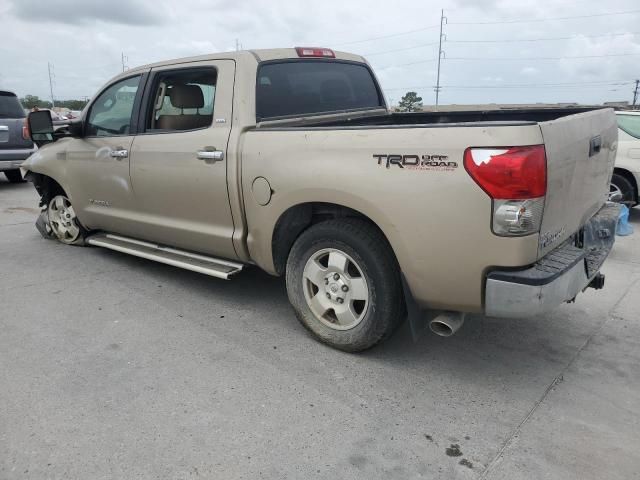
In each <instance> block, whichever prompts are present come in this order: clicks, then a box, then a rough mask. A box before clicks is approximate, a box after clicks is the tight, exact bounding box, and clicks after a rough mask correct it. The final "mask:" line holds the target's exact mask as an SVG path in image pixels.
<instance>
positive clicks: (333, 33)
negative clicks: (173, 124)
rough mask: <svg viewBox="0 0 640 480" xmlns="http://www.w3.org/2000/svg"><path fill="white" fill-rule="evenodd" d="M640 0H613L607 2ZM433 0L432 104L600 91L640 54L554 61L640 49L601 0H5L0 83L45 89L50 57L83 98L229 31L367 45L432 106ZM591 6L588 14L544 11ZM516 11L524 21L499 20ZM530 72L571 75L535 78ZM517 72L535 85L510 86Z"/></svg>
mask: <svg viewBox="0 0 640 480" xmlns="http://www.w3.org/2000/svg"><path fill="white" fill-rule="evenodd" d="M636 4H637V0H616V6H615V9H613V7H611V10H610V11H626V10H634V9H637V5H636ZM442 7H444V13H445V15H446V16H447V18H448V23H447V24H445V26H444V33H446V41H445V42H444V44H443V49H444V50H445V51H446V58H445V59H444V60H443V61H442V65H441V67H442V68H441V85H442V86H443V90H442V92H441V95H440V102H441V103H457V104H462V103H472V104H477V103H492V102H493V103H510V102H511V103H524V102H566V101H577V102H583V103H600V102H603V101H606V100H612V99H613V100H615V99H618V96H620V95H622V92H623V90H621V91H620V92H610V91H609V90H610V89H611V86H609V85H608V86H607V87H606V88H603V87H602V86H600V85H598V84H594V81H598V83H600V82H601V81H602V82H607V83H608V82H612V83H615V82H619V81H621V80H623V81H625V82H627V81H628V82H632V81H633V80H635V78H637V75H638V71H637V62H638V61H639V60H640V55H638V56H620V57H615V56H609V57H597V58H586V59H575V58H574V59H567V60H558V59H556V57H566V56H580V55H590V54H591V55H594V54H598V55H611V54H617V53H633V54H635V53H640V35H635V34H629V35H622V36H620V35H619V36H601V37H594V36H597V35H603V34H605V35H606V34H608V33H618V32H636V31H638V27H637V25H638V21H639V20H640V14H628V15H613V16H601V15H600V14H601V13H603V12H604V13H606V12H607V10H608V9H607V7H606V5H604V4H602V2H599V1H597V0H580V1H579V2H575V1H572V2H558V1H557V0H540V1H539V2H536V3H532V2H531V1H530V0H444V1H442V2H441V3H437V2H425V1H424V0H394V1H393V2H372V1H371V0H351V1H349V2H345V1H344V0H323V2H300V0H278V1H273V0H243V1H238V0H0V31H1V32H2V42H1V43H0V58H1V59H2V72H1V73H2V78H1V79H0V81H1V83H2V84H3V86H5V87H6V88H8V89H11V90H14V91H16V92H18V93H19V94H20V95H24V94H28V93H29V94H35V95H38V96H40V97H42V98H44V97H49V78H48V68H47V64H48V63H51V64H52V65H53V66H54V73H55V75H54V78H53V89H54V95H55V96H56V98H60V99H62V98H78V97H82V96H85V95H87V96H92V95H94V94H95V92H96V91H97V89H98V88H99V87H100V86H101V85H102V84H103V83H105V82H106V81H108V80H109V78H111V77H112V76H113V75H115V74H117V73H118V72H121V71H122V68H123V65H122V55H124V57H125V62H124V63H125V68H126V67H127V66H128V67H135V66H137V65H142V64H147V63H150V62H153V61H158V60H168V59H172V58H177V57H185V56H191V55H198V54H202V53H208V52H210V53H214V52H216V51H220V50H223V51H224V50H232V49H234V48H235V42H236V39H238V40H239V42H240V43H241V44H242V46H243V47H244V48H246V49H254V48H256V49H257V48H278V47H292V46H296V45H303V46H324V47H329V48H335V49H337V50H344V51H349V52H353V53H356V54H361V55H365V56H367V58H368V60H369V61H370V62H371V65H372V66H373V69H374V70H375V72H376V73H377V75H378V78H379V79H380V82H381V84H382V88H383V89H384V90H385V92H389V93H388V95H389V96H392V97H394V98H396V99H397V98H399V96H401V95H402V94H403V93H404V92H406V91H407V90H415V91H416V92H417V93H418V95H420V96H422V97H423V98H424V102H425V104H428V103H431V102H433V101H434V100H435V94H434V91H433V86H434V85H435V83H436V58H437V44H436V45H434V43H437V40H438V28H431V27H432V26H433V25H436V26H439V23H440V8H442ZM587 13H588V14H592V13H593V15H595V16H593V17H590V18H574V19H568V20H554V21H547V20H544V21H542V19H545V18H554V17H579V16H581V15H585V14H587ZM513 19H520V20H523V22H518V23H509V22H507V23H495V22H500V21H502V20H513ZM529 19H531V20H537V21H532V22H529V21H528V20H529ZM487 22H494V23H487ZM407 32H408V33H407ZM580 35H582V37H581V36H580ZM566 37H569V38H566ZM549 38H551V40H545V39H549ZM554 38H556V40H553V39H554ZM558 38H560V39H558ZM530 39H533V40H534V41H530ZM536 39H540V40H536ZM429 44H431V45H429ZM369 54H373V55H371V56H368V55H369ZM539 57H545V58H547V57H550V59H539V60H534V59H537V58H539ZM456 58H458V60H456ZM538 79H540V83H569V82H573V83H574V84H575V85H576V86H575V87H574V86H572V87H571V88H555V87H549V86H546V87H543V86H536V85H535V84H536V81H537V80H538ZM542 79H544V81H543V80H542ZM523 83H525V84H534V85H533V86H532V87H525V88H507V86H508V85H511V84H523ZM503 85H504V86H505V87H504V88H502V86H503ZM448 87H455V88H448ZM466 87H469V88H466ZM624 88H627V87H626V86H625V87H624ZM627 90H630V87H629V88H627ZM629 97H630V95H629Z"/></svg>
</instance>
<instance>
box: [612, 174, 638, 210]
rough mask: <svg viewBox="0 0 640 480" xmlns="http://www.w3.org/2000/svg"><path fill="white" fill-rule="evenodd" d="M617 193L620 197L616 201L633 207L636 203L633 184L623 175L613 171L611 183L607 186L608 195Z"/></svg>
mask: <svg viewBox="0 0 640 480" xmlns="http://www.w3.org/2000/svg"><path fill="white" fill-rule="evenodd" d="M613 194H619V195H620V196H621V199H620V200H618V202H617V203H623V204H625V205H627V206H628V207H633V206H634V205H636V204H637V202H636V192H635V189H634V188H633V184H632V183H631V182H630V181H629V180H627V179H626V178H625V177H623V176H622V175H620V174H618V173H614V174H613V176H612V177H611V184H610V187H609V197H610V198H611V195H613Z"/></svg>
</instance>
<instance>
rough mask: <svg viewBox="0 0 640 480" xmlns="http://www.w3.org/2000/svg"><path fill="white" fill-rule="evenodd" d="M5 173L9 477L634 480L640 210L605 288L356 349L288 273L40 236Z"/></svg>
mask: <svg viewBox="0 0 640 480" xmlns="http://www.w3.org/2000/svg"><path fill="white" fill-rule="evenodd" d="M37 212H38V210H37V196H36V194H35V191H34V189H33V187H32V186H31V185H30V184H20V185H12V184H9V183H7V182H6V181H5V180H4V178H1V179H0V479H2V480H13V479H38V480H40V479H64V480H69V479H82V480H89V479H90V480H94V479H171V480H178V479H193V478H206V479H223V480H230V479H259V478H265V479H332V480H335V479H368V480H370V479H378V478H380V479H403V480H406V479H413V478H428V479H434V478H443V479H452V478H453V479H458V478H459V479H509V480H512V479H536V480H537V479H541V478H545V479H562V480H569V479H580V480H584V479H598V480H600V479H608V480H613V479H624V480H629V479H633V478H640V318H639V315H638V312H639V311H640V310H639V307H640V246H639V245H640V242H639V241H638V238H640V207H639V208H637V209H635V210H634V211H632V215H631V217H632V223H633V224H634V225H635V229H636V233H635V235H633V236H630V237H623V238H620V237H619V238H618V239H617V243H616V245H615V247H614V251H613V252H612V254H611V256H610V258H609V259H608V260H607V262H606V264H605V265H604V268H603V272H604V273H605V274H606V278H607V281H606V285H605V288H604V290H601V291H594V290H589V291H587V292H586V293H584V294H581V295H580V296H579V297H578V299H577V302H576V303H575V304H567V305H563V306H561V307H560V308H558V309H557V310H556V311H554V312H553V313H552V314H550V315H546V316H542V317H537V318H531V319H526V320H504V319H503V320H498V319H488V318H482V317H471V318H468V319H467V321H466V323H465V325H464V326H463V328H462V329H461V330H460V331H459V332H458V333H457V334H456V335H454V336H453V337H451V338H440V337H436V336H434V335H432V334H429V333H427V334H425V335H424V336H423V337H422V338H421V339H420V340H418V341H417V342H414V341H413V340H412V338H411V334H410V331H409V328H408V326H407V325H406V324H405V325H404V326H403V327H402V328H401V329H400V330H399V331H398V333H397V334H396V335H395V336H394V337H393V338H392V339H391V340H390V341H388V342H386V343H384V344H383V345H381V346H379V347H377V348H375V349H373V350H371V351H368V352H365V353H363V354H357V355H353V354H346V353H342V352H338V351H335V350H332V349H330V348H328V347H326V346H324V345H321V344H319V343H317V342H315V341H314V340H312V339H311V338H310V337H309V336H308V335H307V333H306V331H305V330H304V328H303V327H302V326H301V325H299V324H298V322H297V320H296V318H295V316H294V314H293V311H292V309H291V307H290V306H289V304H288V302H287V296H286V292H285V287H284V282H283V280H282V279H279V278H274V277H271V276H269V275H267V274H265V273H263V272H261V271H259V270H258V269H255V268H254V269H249V270H247V271H246V272H243V273H242V274H240V275H239V276H238V277H236V278H235V279H234V280H232V281H223V280H217V279H213V278H210V277H207V276H204V275H199V274H196V273H192V272H188V271H183V270H179V269H176V268H173V267H170V266H165V265H160V264H156V263H153V262H150V261H146V260H143V259H138V258H134V257H129V256H127V255H124V254H120V253H117V252H113V251H107V250H102V249H98V248H82V247H70V246H65V245H62V244H60V243H57V242H55V241H50V240H49V241H48V240H44V239H43V238H42V237H41V236H40V235H39V234H38V232H37V231H36V229H35V227H34V221H35V217H36V215H37Z"/></svg>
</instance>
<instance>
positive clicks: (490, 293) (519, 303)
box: [485, 203, 620, 318]
mask: <svg viewBox="0 0 640 480" xmlns="http://www.w3.org/2000/svg"><path fill="white" fill-rule="evenodd" d="M619 210H620V207H619V205H617V204H611V203H607V204H605V206H604V207H602V208H601V209H600V211H598V213H596V214H595V215H594V216H593V217H591V219H590V220H589V221H588V222H587V223H586V224H585V225H584V227H583V228H582V229H581V230H580V232H578V233H577V234H576V235H574V236H573V237H572V238H571V239H570V240H568V241H567V242H565V243H564V244H563V245H561V246H560V247H558V248H557V249H555V250H553V251H552V252H550V253H549V254H547V255H546V256H545V257H543V258H541V259H540V260H538V261H537V262H536V263H535V264H534V265H532V266H531V267H529V268H527V269H525V270H493V271H491V272H489V274H488V275H487V281H486V287H485V315H487V316H491V317H509V318H515V317H532V316H535V315H540V314H543V313H547V312H548V311H550V310H552V309H554V308H555V307H557V306H558V305H560V304H561V303H564V302H568V301H571V300H573V299H574V298H575V297H576V295H578V293H580V292H581V291H583V290H584V289H585V288H587V287H588V286H589V284H590V283H591V282H592V280H593V279H594V278H595V277H596V276H597V275H598V272H599V270H600V267H601V266H602V264H603V263H604V261H605V259H606V258H607V256H608V255H609V252H610V251H611V248H612V247H613V243H614V241H615V230H616V223H617V221H618V213H619Z"/></svg>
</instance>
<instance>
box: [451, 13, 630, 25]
mask: <svg viewBox="0 0 640 480" xmlns="http://www.w3.org/2000/svg"><path fill="white" fill-rule="evenodd" d="M639 12H640V10H627V11H625V12H609V13H594V14H589V15H573V16H569V17H547V18H521V19H515V20H495V21H490V22H451V23H449V25H500V24H506V23H534V22H550V21H555V20H573V19H577V18H594V17H610V16H613V15H628V14H631V13H639Z"/></svg>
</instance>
